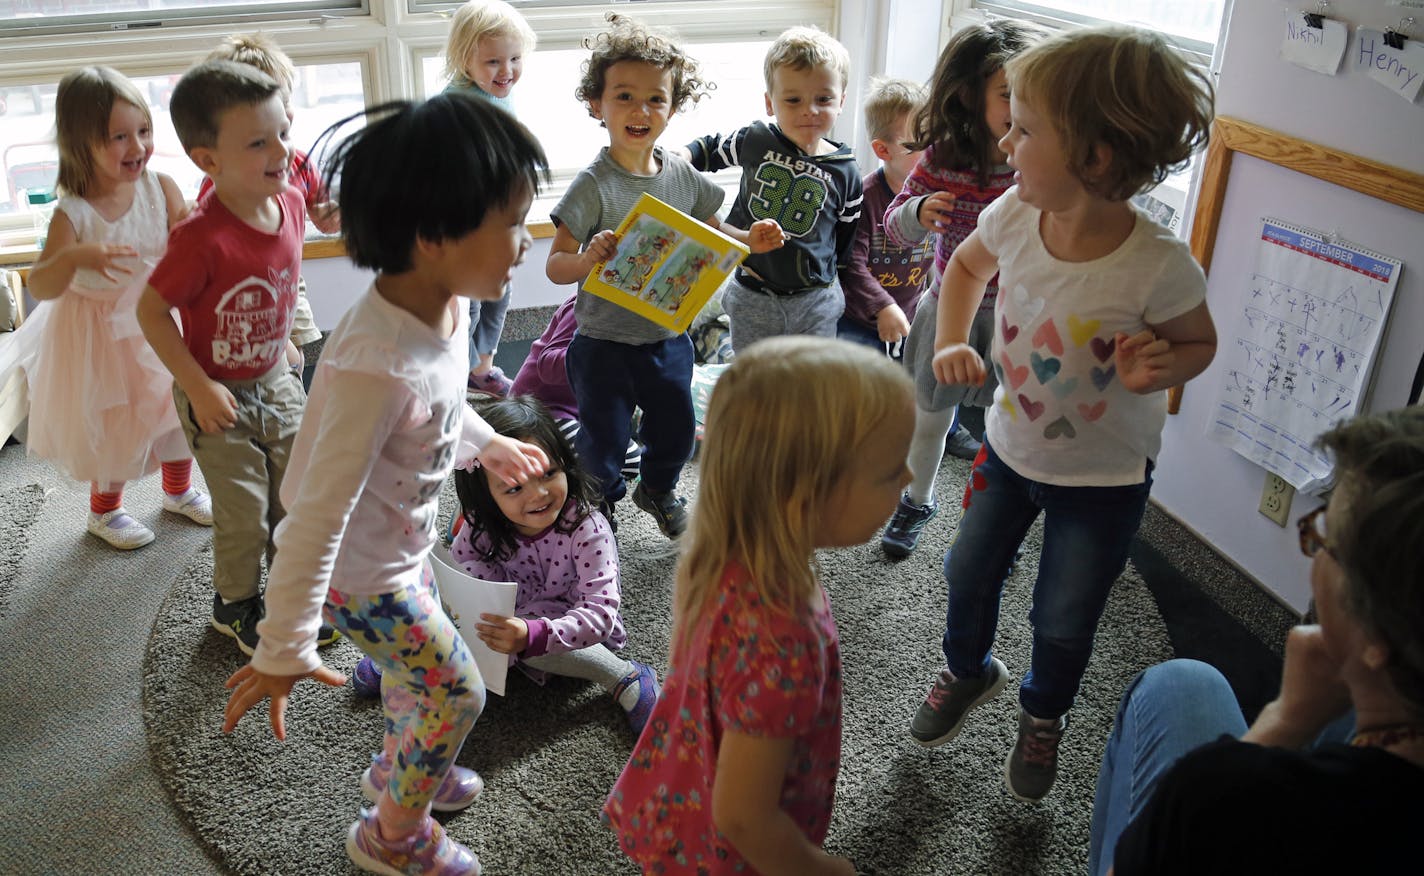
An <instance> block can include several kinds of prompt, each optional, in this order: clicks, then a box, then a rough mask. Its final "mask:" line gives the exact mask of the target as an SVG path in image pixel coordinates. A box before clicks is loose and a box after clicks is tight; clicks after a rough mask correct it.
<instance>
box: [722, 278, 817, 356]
mask: <svg viewBox="0 0 1424 876" xmlns="http://www.w3.org/2000/svg"><path fill="white" fill-rule="evenodd" d="M722 309H723V310H725V311H726V312H727V317H728V318H729V319H730V320H731V323H732V352H734V353H739V352H741V351H742V350H745V349H746V348H747V347H750V346H751V345H752V344H754V343H756V342H757V341H759V340H761V339H762V338H770V337H773V336H775V335H817V336H819V337H823V338H834V337H835V336H836V323H837V322H839V321H840V318H841V314H842V313H844V312H845V294H844V293H843V292H841V285H840V283H832V284H831V285H829V286H824V287H822V288H820V289H813V290H811V291H809V292H802V293H800V294H797V295H772V294H769V293H767V292H758V291H757V290H755V289H752V288H750V287H748V286H745V285H743V284H742V283H741V282H740V281H738V280H737V278H736V275H733V276H731V277H729V278H728V279H727V283H726V285H725V286H723V287H722Z"/></svg>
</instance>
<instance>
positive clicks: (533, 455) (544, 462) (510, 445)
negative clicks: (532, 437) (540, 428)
mask: <svg viewBox="0 0 1424 876" xmlns="http://www.w3.org/2000/svg"><path fill="white" fill-rule="evenodd" d="M479 460H480V465H482V466H484V467H485V468H487V469H489V470H490V471H492V472H494V473H495V474H496V475H498V476H499V477H500V478H502V479H503V480H504V482H505V483H507V484H509V485H510V486H511V487H512V486H514V485H515V484H522V483H524V482H525V481H527V480H529V479H530V478H537V477H539V476H540V475H542V474H543V473H544V472H546V471H548V470H549V457H548V456H547V455H545V453H544V448H542V447H540V446H539V445H537V444H526V443H524V442H523V441H516V440H514V439H513V438H510V437H508V436H507V435H496V436H494V437H493V438H491V439H490V442H489V443H488V444H486V445H485V447H484V449H483V450H481V451H480V453H479Z"/></svg>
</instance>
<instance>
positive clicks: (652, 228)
mask: <svg viewBox="0 0 1424 876" xmlns="http://www.w3.org/2000/svg"><path fill="white" fill-rule="evenodd" d="M616 233H617V235H618V250H617V251H616V252H615V253H614V254H613V257H612V258H610V259H608V260H607V261H602V262H599V263H598V264H596V265H594V266H593V270H592V271H590V272H589V274H588V278H587V279H585V280H584V284H583V287H584V288H585V289H587V290H588V291H590V292H592V293H593V294H595V295H597V296H598V297H600V298H606V299H608V300H609V301H612V302H613V303H614V304H617V305H619V306H621V307H626V308H628V309H629V310H631V311H633V312H634V313H636V314H638V315H639V316H642V317H645V318H647V319H650V320H652V321H653V322H655V323H657V324H658V325H660V326H664V327H666V328H669V329H672V330H673V331H675V332H682V331H686V330H687V327H688V326H689V325H691V324H692V318H693V317H695V316H696V315H697V312H698V311H699V310H701V309H702V305H704V304H706V303H707V299H709V298H711V297H712V293H713V292H716V291H717V287H718V286H721V285H722V281H723V280H725V279H727V275H728V274H730V273H731V272H732V269H733V268H735V267H736V266H737V265H739V264H741V261H742V259H744V258H746V257H747V256H748V255H749V254H750V253H751V250H749V249H747V248H746V246H744V245H743V244H741V243H739V242H737V241H735V240H733V239H732V238H730V237H728V236H727V235H725V234H723V233H722V232H720V231H714V230H713V229H712V228H710V227H709V226H707V225H704V224H703V223H701V222H698V221H697V220H696V219H693V218H692V217H691V216H688V215H687V214H686V213H683V212H681V211H680V210H675V209H673V208H672V207H669V206H668V205H667V204H664V203H663V202H662V201H659V200H658V199H657V198H655V197H653V196H652V195H650V194H647V193H646V192H644V193H643V196H642V197H641V198H639V199H638V202H637V203H636V204H634V205H633V209H632V210H631V211H629V213H628V215H627V216H626V217H625V218H624V219H623V222H622V224H621V225H619V226H618V230H617V232H616Z"/></svg>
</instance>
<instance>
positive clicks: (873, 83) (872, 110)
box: [865, 76, 925, 140]
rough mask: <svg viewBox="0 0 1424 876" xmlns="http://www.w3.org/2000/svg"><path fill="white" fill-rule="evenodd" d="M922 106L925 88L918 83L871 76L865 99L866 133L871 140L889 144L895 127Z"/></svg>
mask: <svg viewBox="0 0 1424 876" xmlns="http://www.w3.org/2000/svg"><path fill="white" fill-rule="evenodd" d="M924 105H925V87H924V86H923V85H921V84H920V83H918V82H911V81H910V80H908V79H886V78H884V77H881V76H874V77H872V78H871V80H870V90H869V92H867V93H866V95H865V128H866V133H868V134H869V135H870V139H872V140H889V139H890V138H891V137H892V136H893V135H894V133H895V123H896V122H898V121H900V119H902V118H904V117H905V116H907V115H910V114H911V113H915V112H918V111H919V109H920V107H922V106H924ZM911 134H912V135H913V132H911Z"/></svg>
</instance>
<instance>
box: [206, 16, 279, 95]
mask: <svg viewBox="0 0 1424 876" xmlns="http://www.w3.org/2000/svg"><path fill="white" fill-rule="evenodd" d="M204 60H207V61H235V62H236V63H238V64H246V65H248V66H249V67H256V68H257V69H258V70H261V71H262V72H263V73H266V74H267V75H268V76H271V77H272V78H273V79H274V80H276V82H277V86H278V87H279V88H281V89H282V92H283V96H284V97H290V96H291V92H292V88H293V86H295V85H296V83H297V69H296V67H294V66H292V59H291V58H289V57H287V53H286V52H284V51H282V49H281V47H280V46H278V45H277V43H276V42H274V41H273V40H272V38H271V37H269V36H267V34H265V33H262V32H261V31H258V32H257V33H235V34H232V35H230V36H227V37H224V38H223V41H222V43H221V44H220V45H219V46H218V47H217V48H216V49H213V50H212V51H211V52H209V53H208V57H207V58H205V59H204Z"/></svg>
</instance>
